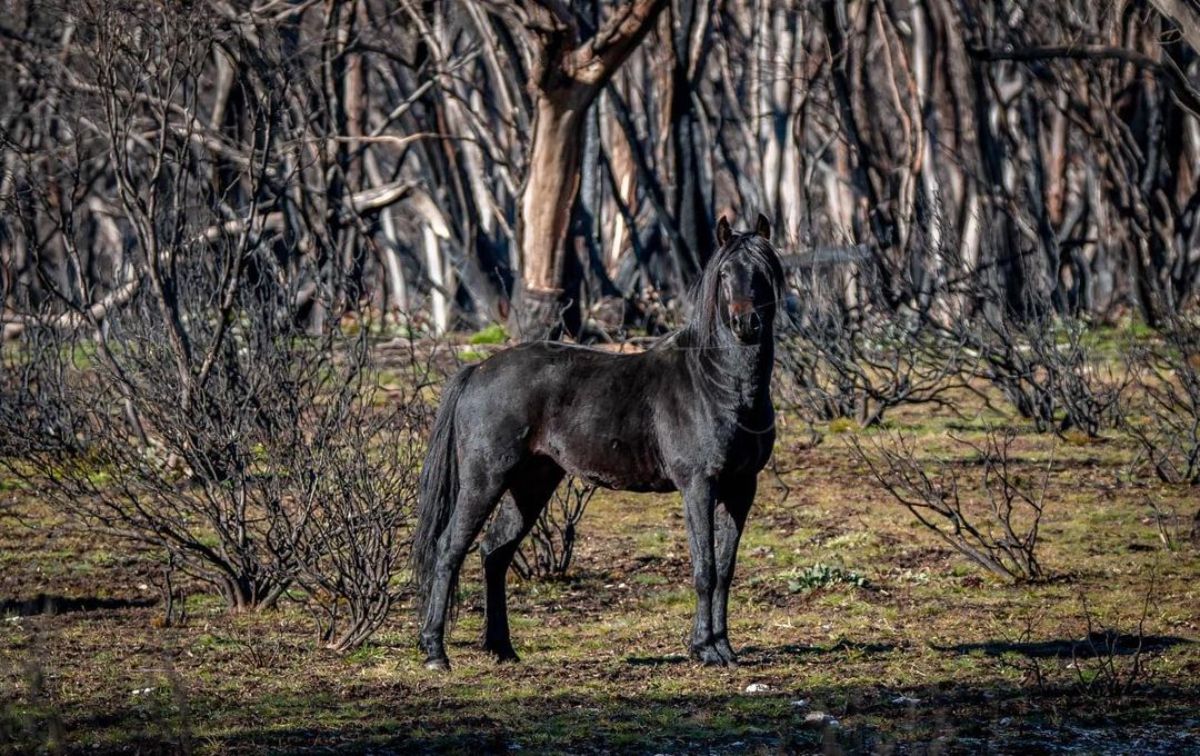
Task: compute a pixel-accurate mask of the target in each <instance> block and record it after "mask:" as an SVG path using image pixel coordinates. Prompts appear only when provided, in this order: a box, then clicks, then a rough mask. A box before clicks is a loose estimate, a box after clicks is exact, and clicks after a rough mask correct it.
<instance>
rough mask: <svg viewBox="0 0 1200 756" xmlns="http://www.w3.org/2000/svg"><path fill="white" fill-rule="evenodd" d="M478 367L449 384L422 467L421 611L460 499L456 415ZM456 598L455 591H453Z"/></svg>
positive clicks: (417, 552) (417, 551)
mask: <svg viewBox="0 0 1200 756" xmlns="http://www.w3.org/2000/svg"><path fill="white" fill-rule="evenodd" d="M472 370H474V366H473V365H471V366H468V367H466V368H464V369H462V370H460V371H459V372H458V375H456V376H454V377H453V378H451V379H450V380H449V382H447V383H446V387H445V389H443V391H442V402H441V405H440V406H439V407H438V412H437V419H435V420H434V421H433V432H432V433H430V435H429V450H428V451H427V452H426V453H425V464H424V465H423V466H422V467H421V480H420V489H421V492H420V499H419V502H418V504H417V529H416V532H415V533H414V534H413V543H412V566H413V579H414V581H415V582H416V585H417V596H418V601H417V605H418V609H420V610H424V604H425V601H426V600H427V599H428V597H429V587H430V584H431V583H432V582H433V572H434V568H435V567H436V566H437V558H438V548H437V546H438V539H440V538H441V537H442V532H443V531H445V529H446V525H447V524H448V523H449V522H450V515H451V514H453V513H454V502H455V501H456V500H457V499H458V453H457V450H456V448H455V442H454V413H455V409H456V408H457V407H458V400H459V398H460V397H461V396H462V392H463V389H464V388H465V387H466V385H467V379H468V378H470V377H471V372H472ZM451 592H452V594H453V588H451Z"/></svg>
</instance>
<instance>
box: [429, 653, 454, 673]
mask: <svg viewBox="0 0 1200 756" xmlns="http://www.w3.org/2000/svg"><path fill="white" fill-rule="evenodd" d="M425 669H428V670H431V671H433V672H449V671H450V660H449V659H447V658H446V657H444V656H434V657H430V658H428V659H426V660H425Z"/></svg>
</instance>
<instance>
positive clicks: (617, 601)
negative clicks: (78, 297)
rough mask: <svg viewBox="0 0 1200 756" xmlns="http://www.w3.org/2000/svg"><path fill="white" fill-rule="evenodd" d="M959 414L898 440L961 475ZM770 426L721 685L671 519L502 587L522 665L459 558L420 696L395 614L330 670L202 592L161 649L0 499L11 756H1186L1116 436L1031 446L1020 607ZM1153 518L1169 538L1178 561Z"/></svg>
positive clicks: (1188, 668) (1197, 557)
mask: <svg viewBox="0 0 1200 756" xmlns="http://www.w3.org/2000/svg"><path fill="white" fill-rule="evenodd" d="M971 401H972V400H967V399H964V401H963V404H962V405H961V406H959V407H958V408H957V412H956V413H950V412H949V411H947V410H944V409H939V410H937V411H934V410H933V409H928V408H909V409H905V410H903V411H897V412H895V413H893V414H892V415H889V422H890V424H891V425H892V426H893V427H895V428H902V429H904V430H906V432H909V433H911V434H913V436H914V438H916V439H917V442H918V445H919V448H920V450H921V453H922V454H926V455H938V456H943V457H947V458H951V459H957V460H959V461H960V462H961V463H962V467H963V468H964V469H967V468H969V467H971V465H972V459H973V457H974V453H973V452H970V450H969V449H967V450H964V447H962V446H961V445H960V444H958V443H956V442H955V441H954V438H955V437H957V438H962V439H967V440H975V441H978V440H980V439H982V437H983V431H984V428H985V425H986V424H987V422H989V421H990V422H998V421H1000V420H999V418H998V417H997V416H995V415H993V414H992V413H991V411H990V410H989V411H984V410H982V409H977V408H972V405H971ZM780 426H781V437H780V440H779V443H778V445H777V447H776V458H775V462H776V464H775V469H774V470H767V471H765V472H764V473H763V475H762V477H761V479H760V487H759V495H758V500H757V503H756V505H755V509H754V510H753V512H752V513H751V518H750V523H749V526H748V529H747V533H746V537H745V539H744V540H743V542H742V547H741V552H740V553H741V558H740V562H739V567H738V575H737V580H736V582H735V585H734V590H733V594H732V599H731V606H730V616H731V637H732V639H733V642H734V646H735V647H737V648H739V649H740V653H741V659H742V664H741V666H739V667H737V668H733V669H713V668H704V667H701V666H699V665H697V664H696V663H694V662H692V661H690V660H689V659H688V658H687V657H686V653H685V646H684V639H685V635H686V633H687V631H688V629H689V627H690V622H691V612H692V605H693V593H692V591H691V589H690V587H689V583H690V567H689V560H688V553H687V546H686V541H685V535H684V525H683V517H682V511H681V506H680V503H679V500H678V497H677V496H675V495H662V496H653V495H632V494H624V493H613V492H607V491H601V492H599V493H598V494H597V495H596V496H595V498H594V499H593V500H592V502H591V504H590V505H589V508H588V510H587V513H586V515H585V517H584V519H583V522H582V525H581V535H580V542H579V544H578V547H577V550H576V554H575V558H574V562H573V563H572V565H571V567H570V570H569V572H568V574H567V575H566V576H565V577H563V578H560V579H554V580H534V581H522V580H519V579H517V578H516V577H515V576H513V577H512V578H511V581H510V594H511V595H510V611H511V614H512V625H513V635H514V643H515V645H516V647H517V650H518V652H519V653H520V654H521V656H522V661H521V662H520V663H519V664H508V665H497V664H495V663H494V662H493V661H492V660H491V658H490V657H488V656H486V655H485V654H484V653H483V652H482V651H480V650H479V649H478V647H477V645H476V639H477V637H478V634H479V630H480V627H481V620H482V616H481V612H482V596H481V593H480V582H479V578H480V571H479V560H478V556H477V555H471V556H470V557H469V558H468V567H467V570H466V573H465V575H464V578H463V581H462V586H461V591H462V594H463V605H462V610H461V612H460V615H459V619H458V623H457V625H456V626H455V627H454V629H453V632H452V634H451V638H450V643H449V647H448V648H449V652H450V656H451V661H452V663H453V665H454V668H453V671H452V672H451V673H449V674H436V673H432V672H429V671H426V670H425V669H424V668H423V667H422V666H421V659H420V656H419V654H418V652H417V650H416V648H415V644H414V638H415V621H414V617H413V614H412V611H411V610H410V607H408V606H407V605H406V606H403V607H400V608H399V609H398V610H397V611H396V612H395V613H394V616H393V617H392V619H391V621H390V622H389V623H388V625H387V626H386V627H385V628H384V630H383V631H382V632H381V633H379V634H378V635H377V636H376V637H375V639H374V641H373V642H372V644H371V645H369V646H367V647H365V648H363V649H361V650H359V651H356V652H354V653H353V654H351V655H349V656H348V657H343V656H338V655H335V654H334V653H332V652H329V651H326V650H324V649H322V648H321V647H320V645H319V644H318V643H317V641H316V637H315V634H314V631H313V625H312V622H311V620H310V617H309V616H308V614H307V613H306V611H305V610H304V609H303V608H302V607H299V606H296V605H288V604H285V605H284V606H282V607H281V608H279V609H277V610H273V611H268V612H264V613H251V614H241V615H231V614H228V613H226V612H225V611H224V610H223V609H222V606H221V603H220V601H219V599H216V598H214V597H213V596H210V595H207V594H204V593H202V592H200V591H199V589H197V591H196V592H195V593H194V594H193V595H191V596H189V598H188V600H187V609H188V618H187V621H186V623H185V624H183V625H181V626H170V627H162V624H163V623H162V614H163V611H162V606H161V603H160V602H158V601H157V597H158V595H159V594H158V591H157V589H156V588H155V587H154V586H155V583H156V581H157V573H156V569H157V568H155V567H153V566H151V565H150V564H148V563H147V562H146V561H145V560H143V559H141V558H139V557H138V555H137V554H135V553H133V552H131V551H130V550H129V548H128V547H127V546H124V545H123V544H121V543H119V542H116V541H110V540H106V539H105V538H102V537H98V536H96V535H95V534H90V533H80V532H72V531H71V530H70V529H68V528H66V527H64V525H63V524H62V523H61V522H60V521H59V520H58V519H57V518H56V517H54V516H53V514H52V513H51V512H48V511H47V509H46V507H45V505H44V504H42V503H41V502H40V501H39V500H38V497H37V495H36V492H31V491H27V490H22V489H20V488H19V487H15V486H14V485H13V484H11V483H10V484H7V485H6V484H4V482H3V481H0V500H5V499H7V500H9V501H11V502H12V503H13V504H14V505H15V510H14V513H15V514H16V515H17V517H12V516H9V517H5V516H2V515H0V752H5V751H9V752H22V753H24V752H37V751H54V750H65V751H87V752H90V753H96V752H109V751H129V752H158V751H169V752H173V751H183V750H189V751H192V752H197V753H244V752H260V751H272V752H331V751H338V752H344V751H350V752H364V753H365V752H371V753H380V752H393V751H395V752H414V751H416V752H425V751H468V752H516V751H520V752H523V753H538V752H559V751H570V752H583V753H603V752H616V753H624V752H638V753H684V752H688V753H693V752H703V753H742V752H772V753H773V752H780V751H782V752H820V751H826V752H847V753H858V752H892V753H926V752H972V753H974V752H991V753H1003V752H1017V751H1020V752H1026V753H1030V752H1032V753H1038V752H1041V753H1060V752H1080V753H1143V754H1144V753H1164V754H1166V753H1185V752H1193V753H1200V581H1198V578H1200V553H1198V551H1197V549H1196V547H1195V546H1192V545H1189V544H1188V543H1187V531H1188V530H1189V528H1190V525H1191V513H1192V512H1194V511H1195V509H1196V507H1197V501H1196V499H1197V497H1196V495H1195V493H1194V492H1188V491H1185V490H1179V489H1169V488H1167V487H1162V486H1159V485H1157V484H1156V483H1154V482H1150V481H1147V480H1145V479H1142V480H1140V482H1136V483H1135V482H1131V479H1130V476H1129V475H1128V467H1129V462H1130V460H1131V459H1132V457H1133V455H1134V450H1133V448H1132V447H1131V446H1129V445H1128V443H1127V442H1126V441H1124V440H1122V439H1121V437H1119V436H1118V435H1116V434H1110V435H1109V436H1108V437H1106V438H1103V439H1100V440H1096V441H1088V440H1086V439H1080V438H1069V439H1067V440H1063V439H1056V438H1055V437H1054V436H1053V435H1051V434H1035V433H1032V432H1031V431H1028V430H1026V429H1022V430H1021V433H1020V435H1019V437H1018V439H1017V441H1016V443H1015V444H1014V447H1013V452H1014V456H1015V458H1016V459H1017V460H1018V464H1019V466H1020V467H1021V468H1022V470H1024V471H1025V473H1026V474H1027V475H1028V476H1029V478H1030V479H1035V478H1037V476H1038V475H1040V473H1039V472H1038V471H1040V470H1043V469H1045V468H1046V466H1047V464H1048V465H1049V469H1050V473H1049V476H1050V477H1049V488H1048V491H1047V495H1046V514H1045V517H1044V519H1043V522H1042V527H1041V544H1040V547H1039V555H1040V557H1041V561H1042V563H1043V565H1044V566H1045V568H1046V569H1047V571H1048V573H1049V575H1050V577H1049V578H1048V579H1046V580H1043V581H1040V582H1036V583H1032V584H1026V585H1021V586H1013V585H1010V584H1007V583H1004V582H1002V581H1000V580H998V579H995V578H993V577H991V576H989V575H988V574H986V573H984V572H982V571H980V570H979V569H978V568H976V567H974V566H972V565H971V564H969V563H967V562H966V561H965V560H964V559H963V558H962V557H960V556H959V555H957V554H956V553H955V552H953V551H952V550H951V549H949V548H948V547H947V546H946V544H944V543H942V542H940V541H939V540H938V539H937V537H936V536H935V535H934V534H932V533H930V532H928V531H926V530H924V529H922V528H921V527H920V526H919V525H918V524H917V522H916V520H915V519H914V517H913V516H912V515H911V514H909V513H908V512H907V511H906V510H905V509H904V508H902V507H901V506H899V505H898V504H896V503H895V502H894V501H892V500H890V499H889V498H888V496H887V495H886V494H885V493H884V492H882V491H881V490H880V489H879V488H878V487H877V486H876V485H875V484H874V482H873V481H872V480H871V478H870V476H869V475H868V474H867V472H866V470H865V469H864V468H863V466H862V465H861V464H860V463H859V462H857V461H856V460H855V458H854V456H853V455H852V453H851V451H850V449H849V445H848V443H847V438H849V434H851V433H855V432H859V433H862V432H861V431H855V430H854V429H853V428H848V429H847V428H845V427H843V426H841V425H839V426H837V427H836V428H835V429H836V430H842V431H843V432H841V433H837V432H831V431H832V430H835V429H830V428H825V429H822V430H824V431H826V433H825V437H824V442H823V443H821V444H819V445H816V446H808V445H807V444H806V443H805V439H807V438H808V435H807V432H806V428H805V426H804V425H803V424H801V423H799V422H798V421H797V420H796V419H795V418H794V417H792V416H790V415H788V414H786V413H785V414H784V416H783V417H782V418H781V423H780ZM1051 455H1052V459H1051ZM1152 501H1153V502H1157V503H1158V505H1159V507H1158V508H1159V511H1160V512H1168V513H1169V512H1172V511H1174V512H1175V513H1177V515H1178V517H1177V521H1174V522H1171V521H1168V522H1164V523H1163V528H1165V529H1167V532H1168V533H1171V534H1174V535H1175V536H1176V537H1179V538H1180V541H1181V543H1180V544H1179V545H1178V547H1177V548H1176V549H1174V550H1171V549H1168V548H1166V547H1165V545H1164V542H1163V539H1162V537H1161V536H1160V528H1159V520H1157V519H1156V517H1155V516H1154V515H1153V511H1152V508H1151V506H1150V502H1152ZM826 567H828V568H830V569H825V568H826Z"/></svg>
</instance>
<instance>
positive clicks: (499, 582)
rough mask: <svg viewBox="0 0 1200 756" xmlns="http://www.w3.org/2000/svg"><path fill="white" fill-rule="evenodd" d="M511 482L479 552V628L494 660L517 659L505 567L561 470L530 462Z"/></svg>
mask: <svg viewBox="0 0 1200 756" xmlns="http://www.w3.org/2000/svg"><path fill="white" fill-rule="evenodd" d="M509 477H510V479H511V480H512V481H513V482H512V484H511V486H510V488H509V491H510V493H511V496H505V497H504V498H503V499H502V500H501V503H500V511H499V512H497V513H496V519H495V520H493V521H492V524H491V525H490V526H489V527H488V531H487V534H486V535H484V537H483V543H482V544H481V545H480V547H479V552H480V554H481V555H482V556H483V574H484V580H485V581H486V585H487V588H486V596H487V617H486V620H485V624H484V627H483V648H484V649H485V650H487V651H490V652H491V653H493V654H495V656H496V660H497V661H501V662H505V661H517V653H516V651H514V650H513V647H512V639H511V638H510V636H509V631H508V603H507V595H506V586H505V583H506V580H507V577H508V568H509V566H511V565H512V560H513V557H514V556H516V553H517V547H518V546H519V545H520V543H521V539H522V538H524V537H525V535H526V534H527V533H529V530H530V528H532V527H533V525H534V523H535V522H537V518H538V515H540V514H541V512H542V509H544V508H545V506H546V502H547V501H549V500H550V497H551V496H552V495H553V494H554V489H555V488H557V487H558V484H559V481H561V480H562V477H563V471H562V469H561V468H559V467H558V466H557V465H554V464H553V463H550V462H548V461H537V462H532V463H530V464H529V465H527V466H525V467H523V468H520V469H518V470H515V471H514V472H513V474H512V475H510V476H509Z"/></svg>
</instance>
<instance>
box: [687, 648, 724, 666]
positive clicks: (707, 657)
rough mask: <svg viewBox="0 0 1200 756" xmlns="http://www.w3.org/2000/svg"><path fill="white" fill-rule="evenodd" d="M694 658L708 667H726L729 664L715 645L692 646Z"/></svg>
mask: <svg viewBox="0 0 1200 756" xmlns="http://www.w3.org/2000/svg"><path fill="white" fill-rule="evenodd" d="M692 658H693V659H695V660H696V661H698V662H700V663H701V664H703V665H704V666H706V667H725V666H728V665H729V662H728V661H726V660H725V659H724V658H723V657H722V656H721V654H720V653H718V651H717V649H716V648H715V647H713V646H692Z"/></svg>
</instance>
